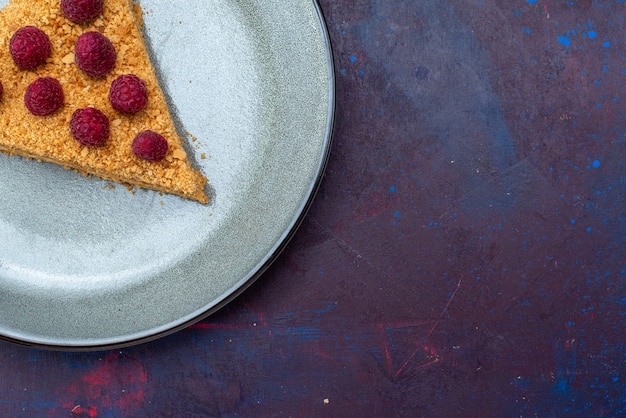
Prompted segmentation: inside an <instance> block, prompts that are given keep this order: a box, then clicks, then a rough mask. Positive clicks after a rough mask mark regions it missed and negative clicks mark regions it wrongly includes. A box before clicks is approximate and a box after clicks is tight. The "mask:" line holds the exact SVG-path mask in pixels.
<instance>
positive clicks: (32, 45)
mask: <svg viewBox="0 0 626 418" xmlns="http://www.w3.org/2000/svg"><path fill="white" fill-rule="evenodd" d="M9 51H10V52H11V58H13V61H15V64H16V65H17V66H18V67H20V69H22V70H34V69H35V68H37V67H39V66H40V65H42V64H43V63H44V62H46V59H48V57H49V56H50V54H51V53H52V44H51V43H50V38H48V35H46V33H45V32H44V31H42V30H41V29H39V28H36V27H34V26H25V27H23V28H20V29H18V30H17V31H16V32H15V33H14V34H13V36H12V37H11V40H10V41H9Z"/></svg>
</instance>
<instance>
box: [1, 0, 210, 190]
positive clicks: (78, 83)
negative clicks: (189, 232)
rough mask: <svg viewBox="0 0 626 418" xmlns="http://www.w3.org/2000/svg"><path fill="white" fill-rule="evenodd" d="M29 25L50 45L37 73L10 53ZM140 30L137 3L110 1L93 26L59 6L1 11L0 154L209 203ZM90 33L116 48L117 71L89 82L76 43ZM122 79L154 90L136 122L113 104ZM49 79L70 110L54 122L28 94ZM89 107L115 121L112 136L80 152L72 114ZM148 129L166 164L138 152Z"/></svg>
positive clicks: (38, 2)
mask: <svg viewBox="0 0 626 418" xmlns="http://www.w3.org/2000/svg"><path fill="white" fill-rule="evenodd" d="M23 26H36V27H38V28H39V29H41V30H43V31H44V32H45V33H46V34H47V35H48V37H49V38H50V41H51V42H52V54H51V56H50V58H49V59H48V60H47V61H46V63H45V64H44V65H42V66H40V67H38V68H36V69H35V70H33V71H23V70H20V69H19V68H18V67H17V65H16V64H15V63H14V62H13V60H12V59H11V56H10V54H9V40H10V38H11V36H12V35H13V33H14V32H15V31H16V30H17V29H19V28H21V27H23ZM141 26H142V19H141V9H140V8H139V6H138V5H135V4H133V3H132V1H131V0H105V6H104V11H103V13H102V15H101V16H100V17H98V18H97V19H96V20H95V21H93V22H92V23H90V24H89V25H78V24H75V23H72V22H71V21H70V20H68V19H67V18H66V17H65V16H64V15H63V13H62V12H61V10H60V8H59V1H58V0H11V1H10V2H9V3H8V4H7V5H6V6H5V7H4V8H3V9H2V10H0V82H2V85H3V89H4V92H3V97H2V100H1V101H0V151H2V152H4V153H7V154H15V155H19V156H23V157H27V158H32V159H35V160H39V161H46V162H50V163H54V164H58V165H62V166H64V167H67V168H71V169H75V170H77V171H80V172H82V173H84V174H89V175H94V176H97V177H100V178H102V179H106V180H111V181H115V182H119V183H125V184H130V185H133V186H137V187H141V188H148V189H153V190H157V191H160V192H164V193H170V194H175V195H178V196H181V197H184V198H187V199H192V200H196V201H198V202H201V203H207V202H208V197H207V196H206V194H205V192H204V187H205V184H206V178H205V177H204V176H203V175H202V173H200V172H199V171H198V170H196V169H194V168H193V166H192V165H191V163H190V161H189V159H188V157H187V153H186V151H185V149H184V140H183V138H181V137H180V136H179V135H178V133H177V132H176V127H175V125H174V122H173V120H172V117H171V114H170V112H169V109H168V106H167V103H166V101H165V96H164V94H163V91H162V89H161V87H160V85H159V80H158V78H157V76H156V73H155V70H154V67H153V66H152V63H151V62H150V57H149V55H148V51H147V48H146V45H145V43H144V40H143V34H142V31H141ZM87 31H98V32H100V33H102V34H104V35H105V36H106V37H107V38H108V39H109V40H110V41H111V42H112V43H113V46H114V47H115V49H116V52H117V62H116V65H115V67H114V68H113V70H112V71H111V72H110V73H109V74H108V75H107V76H106V77H105V78H102V79H94V78H92V77H89V76H88V75H86V74H84V73H83V72H82V71H81V70H80V69H79V68H78V67H77V66H76V64H75V63H74V44H75V42H76V40H77V39H78V37H79V36H80V35H81V34H82V33H84V32H87ZM123 74H135V75H136V76H138V77H139V78H141V79H142V80H144V81H145V83H146V87H147V90H148V104H147V107H146V108H145V109H143V110H142V111H141V112H139V113H137V114H134V115H128V114H123V113H120V112H118V111H116V110H114V109H113V108H112V107H111V105H110V104H109V102H108V93H109V87H110V85H111V82H112V81H113V80H114V79H115V78H117V77H118V76H120V75H123ZM46 76H50V77H54V78H56V79H57V80H59V81H60V83H61V85H62V86H63V91H64V95H65V103H64V106H63V107H62V108H61V110H59V111H58V112H56V113H54V114H53V115H50V116H46V117H40V116H34V115H32V114H31V113H30V112H29V111H28V109H27V108H26V106H25V105H24V92H25V91H26V88H27V86H28V85H29V84H30V83H31V82H33V81H34V80H36V79H37V78H39V77H46ZM90 106H91V107H95V108H97V109H99V110H101V111H102V112H104V114H105V115H106V116H107V117H108V119H109V121H110V137H109V139H108V140H107V142H106V143H105V145H103V146H101V147H85V146H82V145H80V144H79V143H78V142H77V141H75V140H74V139H73V138H72V136H71V134H70V129H69V122H70V119H71V116H72V114H73V113H74V111H76V110H77V109H81V108H85V107H90ZM144 130H152V131H155V132H158V133H159V134H161V135H163V136H164V137H165V138H166V139H167V141H168V145H169V149H168V153H167V155H166V156H165V158H164V159H163V160H162V161H160V162H150V161H145V160H141V159H139V158H137V157H136V156H135V155H134V154H133V153H132V150H131V143H132V140H133V138H134V137H135V136H136V135H137V134H138V133H139V132H141V131H144Z"/></svg>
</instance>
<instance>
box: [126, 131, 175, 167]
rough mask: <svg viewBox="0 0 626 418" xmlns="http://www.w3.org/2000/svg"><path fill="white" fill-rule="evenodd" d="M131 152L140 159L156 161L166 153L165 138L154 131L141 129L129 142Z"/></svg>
mask: <svg viewBox="0 0 626 418" xmlns="http://www.w3.org/2000/svg"><path fill="white" fill-rule="evenodd" d="M131 149H132V150H133V154H135V155H136V156H137V157H139V158H141V159H142V160H147V161H153V162H158V161H161V160H162V159H163V158H165V155H166V154H167V149H168V145H167V140H166V139H165V138H163V136H162V135H160V134H158V133H156V132H154V131H149V130H148V131H142V132H139V133H138V134H137V136H136V137H135V139H133V143H132V144H131Z"/></svg>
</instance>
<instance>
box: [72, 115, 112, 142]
mask: <svg viewBox="0 0 626 418" xmlns="http://www.w3.org/2000/svg"><path fill="white" fill-rule="evenodd" d="M70 132H71V133H72V136H73V137H74V139H75V140H77V141H78V142H79V143H80V144H81V145H85V146H87V147H98V146H100V145H103V144H104V143H105V142H106V140H107V139H109V132H110V130H109V118H107V117H106V115H105V114H104V113H102V112H101V111H99V110H98V109H96V108H93V107H86V108H84V109H78V110H77V111H75V112H74V114H72V119H71V120H70Z"/></svg>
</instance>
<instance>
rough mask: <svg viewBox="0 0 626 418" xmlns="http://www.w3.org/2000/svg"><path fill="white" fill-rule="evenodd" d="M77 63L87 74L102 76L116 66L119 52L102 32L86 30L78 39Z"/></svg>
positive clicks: (76, 48) (95, 76)
mask: <svg viewBox="0 0 626 418" xmlns="http://www.w3.org/2000/svg"><path fill="white" fill-rule="evenodd" d="M74 54H75V59H76V65H78V68H80V69H81V70H83V71H84V72H85V73H86V74H87V75H90V76H91V77H94V78H102V77H104V76H106V75H107V74H108V73H109V71H111V70H112V69H113V67H115V61H116V60H117V53H116V52H115V48H114V47H113V44H112V43H111V41H110V40H109V39H108V38H107V37H106V36H104V35H103V34H101V33H100V32H85V33H83V34H82V35H80V36H79V37H78V40H76V47H75V49H74Z"/></svg>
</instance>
